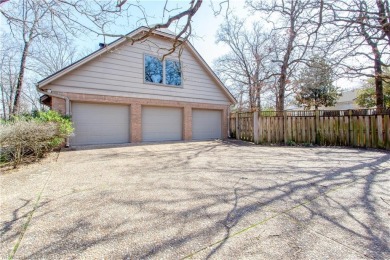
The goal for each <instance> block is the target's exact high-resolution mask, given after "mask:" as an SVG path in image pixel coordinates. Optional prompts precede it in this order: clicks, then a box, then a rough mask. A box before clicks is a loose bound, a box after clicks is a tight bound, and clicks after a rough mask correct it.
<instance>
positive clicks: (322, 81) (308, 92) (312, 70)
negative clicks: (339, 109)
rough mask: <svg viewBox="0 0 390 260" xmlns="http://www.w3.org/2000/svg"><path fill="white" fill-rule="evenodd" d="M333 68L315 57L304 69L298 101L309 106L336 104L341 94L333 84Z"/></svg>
mask: <svg viewBox="0 0 390 260" xmlns="http://www.w3.org/2000/svg"><path fill="white" fill-rule="evenodd" d="M332 74H333V71H332V68H331V66H330V65H329V64H327V62H326V61H325V60H324V59H322V58H319V57H313V58H312V59H311V60H310V62H309V64H308V66H307V67H306V68H305V69H304V70H303V71H302V73H301V75H300V79H299V86H298V90H297V92H296V96H295V98H296V101H297V102H298V104H300V105H304V106H305V107H307V108H309V109H310V108H311V107H315V109H318V107H320V106H325V107H328V106H333V105H335V103H336V101H337V99H338V97H339V96H340V93H339V90H338V88H337V87H335V86H334V85H333V78H332Z"/></svg>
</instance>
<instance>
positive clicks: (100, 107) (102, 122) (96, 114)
mask: <svg viewBox="0 0 390 260" xmlns="http://www.w3.org/2000/svg"><path fill="white" fill-rule="evenodd" d="M131 109H132V105H131V104H129V105H125V104H104V103H82V102H73V103H72V115H73V116H72V121H73V125H74V128H75V131H74V135H73V136H72V137H71V138H70V143H71V145H89V144H118V143H129V142H133V141H134V140H132V134H131V131H132V130H131V129H132V128H133V127H136V128H137V127H139V126H138V125H140V127H139V128H140V132H141V133H140V141H142V142H161V141H180V140H185V139H186V138H185V133H184V130H185V127H184V124H185V120H187V121H186V123H187V124H189V123H190V126H191V128H190V129H191V136H192V138H191V139H192V140H211V139H221V138H222V136H223V134H222V133H223V131H222V129H223V128H222V125H223V120H222V114H223V111H222V110H217V109H216V110H212V109H199V108H192V109H191V114H190V115H191V116H190V117H188V118H185V115H184V108H183V107H161V106H142V107H141V111H140V113H141V115H140V116H139V120H138V121H139V122H135V121H134V120H137V117H134V118H132V116H131V115H132V113H131ZM132 120H133V122H132ZM132 125H133V126H132ZM187 135H188V134H187Z"/></svg>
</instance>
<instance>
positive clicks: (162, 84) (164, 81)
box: [142, 53, 184, 88]
mask: <svg viewBox="0 0 390 260" xmlns="http://www.w3.org/2000/svg"><path fill="white" fill-rule="evenodd" d="M143 56H144V57H143V69H142V71H143V75H142V78H143V82H144V84H150V85H155V86H164V87H171V88H183V87H184V80H183V79H184V77H183V66H182V65H183V64H182V63H181V61H180V60H177V59H168V58H165V59H164V61H162V65H163V69H162V74H163V80H162V83H156V82H149V81H146V79H145V65H146V63H145V59H146V56H150V57H154V58H157V59H159V60H160V58H159V57H158V56H157V55H153V54H149V53H144V55H143ZM167 60H169V61H174V62H178V63H179V64H180V70H181V71H180V73H181V84H180V85H172V84H166V75H165V74H166V61H167ZM160 61H161V60H160Z"/></svg>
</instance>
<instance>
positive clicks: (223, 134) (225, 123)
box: [222, 108, 228, 139]
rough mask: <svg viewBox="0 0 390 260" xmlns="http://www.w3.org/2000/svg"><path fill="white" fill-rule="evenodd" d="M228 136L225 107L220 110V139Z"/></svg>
mask: <svg viewBox="0 0 390 260" xmlns="http://www.w3.org/2000/svg"><path fill="white" fill-rule="evenodd" d="M227 137H228V110H227V108H225V109H224V110H222V139H226V138H227Z"/></svg>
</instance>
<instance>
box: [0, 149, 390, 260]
mask: <svg viewBox="0 0 390 260" xmlns="http://www.w3.org/2000/svg"><path fill="white" fill-rule="evenodd" d="M0 181H1V194H0V195H1V214H0V217H1V251H0V253H1V254H0V258H1V259H3V258H7V257H9V256H10V255H11V256H12V255H13V254H14V258H15V259H37V258H46V259H71V258H72V259H73V258H76V259H79V258H81V259H89V258H99V259H102V258H104V259H139V258H148V259H149V258H158V259H164V258H165V259H172V258H173V259H178V258H179V259H180V258H186V257H188V258H194V259H205V258H214V259H236V258H245V259H248V258H249V259H250V258H253V259H291V258H294V259H295V258H296V259H318V258H320V259H325V258H327V259H328V258H330V259H364V258H367V259H372V258H375V259H390V245H389V244H390V227H389V225H390V154H389V153H386V152H380V151H370V150H360V149H344V148H317V147H302V148H297V147H264V146H255V145H249V144H244V143H237V142H190V143H172V144H148V145H138V146H137V145H135V146H123V147H112V148H107V147H106V148H101V149H83V150H75V151H63V152H61V153H59V155H58V158H57V156H54V155H52V156H51V157H50V158H47V159H45V160H44V161H42V162H41V163H40V164H35V165H30V166H27V167H22V168H21V169H20V170H18V171H16V172H13V173H2V174H1V175H0Z"/></svg>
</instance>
